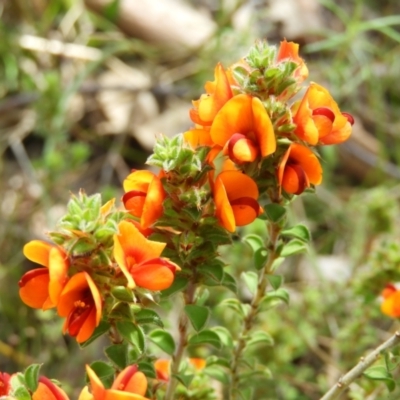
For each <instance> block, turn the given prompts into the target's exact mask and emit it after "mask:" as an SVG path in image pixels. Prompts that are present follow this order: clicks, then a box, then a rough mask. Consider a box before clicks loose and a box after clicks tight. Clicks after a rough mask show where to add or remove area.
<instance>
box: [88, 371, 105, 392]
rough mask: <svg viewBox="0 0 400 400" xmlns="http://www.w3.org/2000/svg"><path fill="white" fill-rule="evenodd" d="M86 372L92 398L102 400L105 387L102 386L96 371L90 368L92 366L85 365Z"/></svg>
mask: <svg viewBox="0 0 400 400" xmlns="http://www.w3.org/2000/svg"><path fill="white" fill-rule="evenodd" d="M86 373H87V375H88V377H89V380H90V389H91V392H92V394H93V397H94V399H95V400H104V399H105V395H106V389H105V388H104V385H103V383H102V382H101V380H100V379H99V378H98V376H97V375H96V373H95V372H94V371H93V370H92V368H90V367H89V365H86Z"/></svg>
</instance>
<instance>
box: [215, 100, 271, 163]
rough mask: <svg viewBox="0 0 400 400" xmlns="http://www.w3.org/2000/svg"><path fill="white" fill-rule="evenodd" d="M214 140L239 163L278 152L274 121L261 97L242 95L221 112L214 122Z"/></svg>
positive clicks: (230, 101)
mask: <svg viewBox="0 0 400 400" xmlns="http://www.w3.org/2000/svg"><path fill="white" fill-rule="evenodd" d="M210 135H211V139H212V140H213V142H214V143H216V144H217V145H219V146H221V147H223V148H224V152H225V153H226V154H228V155H229V157H230V158H231V159H232V160H233V161H235V162H236V163H244V162H252V161H254V160H255V159H256V158H257V157H258V156H259V155H261V157H266V156H268V155H270V154H272V153H274V152H275V149H276V139H275V134H274V128H273V126H272V122H271V120H270V118H269V116H268V113H267V111H266V110H265V108H264V106H263V104H262V102H261V100H260V99H258V98H257V97H251V96H249V95H246V94H239V95H237V96H235V97H233V98H232V99H230V100H229V101H228V102H227V103H226V104H225V105H224V106H223V107H222V108H221V110H220V111H219V113H218V114H217V116H216V117H215V119H214V122H213V124H212V125H211V130H210Z"/></svg>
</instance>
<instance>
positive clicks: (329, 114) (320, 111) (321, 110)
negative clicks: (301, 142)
mask: <svg viewBox="0 0 400 400" xmlns="http://www.w3.org/2000/svg"><path fill="white" fill-rule="evenodd" d="M312 115H323V116H324V117H326V118H328V119H330V120H331V121H332V122H333V121H334V120H335V113H334V112H333V111H332V110H331V109H330V108H328V107H318V108H315V109H314V110H313V112H312Z"/></svg>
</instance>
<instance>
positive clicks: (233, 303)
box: [219, 298, 245, 318]
mask: <svg viewBox="0 0 400 400" xmlns="http://www.w3.org/2000/svg"><path fill="white" fill-rule="evenodd" d="M219 307H229V308H231V309H232V310H233V311H235V312H236V313H238V314H239V315H240V316H241V317H242V318H243V317H244V315H245V314H244V310H243V307H242V303H241V302H240V301H239V300H238V299H236V298H229V299H224V300H222V301H221V302H220V304H219Z"/></svg>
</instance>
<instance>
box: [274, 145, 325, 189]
mask: <svg viewBox="0 0 400 400" xmlns="http://www.w3.org/2000/svg"><path fill="white" fill-rule="evenodd" d="M277 175H278V182H279V185H280V186H281V187H283V189H284V190H285V191H286V192H287V193H291V194H300V193H302V192H303V191H304V190H305V189H306V188H308V187H310V185H311V184H313V185H319V184H320V183H321V181H322V168H321V165H320V163H319V161H318V158H317V156H316V155H315V154H314V153H313V152H312V151H311V150H310V149H309V148H308V147H305V146H302V145H300V144H297V143H292V144H291V145H290V146H289V148H288V150H287V151H286V153H285V154H284V156H283V158H282V160H281V162H280V164H279V167H278V172H277Z"/></svg>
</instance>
